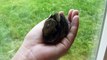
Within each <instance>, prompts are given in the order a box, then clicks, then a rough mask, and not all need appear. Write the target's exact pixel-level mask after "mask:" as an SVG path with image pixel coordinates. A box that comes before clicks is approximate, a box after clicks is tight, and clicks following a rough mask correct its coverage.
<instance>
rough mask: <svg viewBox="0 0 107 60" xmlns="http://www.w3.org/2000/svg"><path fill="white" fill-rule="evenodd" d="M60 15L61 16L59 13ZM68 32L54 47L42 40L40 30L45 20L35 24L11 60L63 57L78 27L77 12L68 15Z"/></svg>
mask: <svg viewBox="0 0 107 60" xmlns="http://www.w3.org/2000/svg"><path fill="white" fill-rule="evenodd" d="M60 14H63V13H62V12H60ZM67 18H68V20H69V25H70V26H71V27H70V31H69V33H68V35H67V37H65V38H63V40H62V41H61V42H60V43H58V44H56V45H46V44H45V43H44V42H43V38H42V28H43V25H44V22H45V20H43V21H42V22H40V23H39V24H37V25H36V26H35V27H34V28H33V29H32V30H31V31H30V32H29V33H28V34H27V35H26V37H25V39H24V42H23V44H22V45H21V47H20V49H19V50H18V51H17V53H16V55H15V56H14V57H13V58H12V60H57V59H58V58H59V57H61V56H62V55H64V54H65V53H66V52H67V51H68V49H69V48H70V46H71V45H72V43H73V41H74V39H75V37H76V34H77V31H78V26H79V16H78V11H77V10H72V9H71V10H70V11H69V13H68V17H67Z"/></svg>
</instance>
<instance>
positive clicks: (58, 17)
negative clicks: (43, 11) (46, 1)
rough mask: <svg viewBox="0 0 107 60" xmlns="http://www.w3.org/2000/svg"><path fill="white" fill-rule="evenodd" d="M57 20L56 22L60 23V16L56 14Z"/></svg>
mask: <svg viewBox="0 0 107 60" xmlns="http://www.w3.org/2000/svg"><path fill="white" fill-rule="evenodd" d="M55 19H56V21H58V22H60V14H58V13H56V14H55Z"/></svg>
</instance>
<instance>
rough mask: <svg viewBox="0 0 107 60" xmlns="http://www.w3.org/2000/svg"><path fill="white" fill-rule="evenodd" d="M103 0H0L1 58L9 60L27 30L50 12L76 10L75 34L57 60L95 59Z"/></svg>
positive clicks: (101, 20) (103, 5)
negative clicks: (77, 24) (77, 17)
mask: <svg viewBox="0 0 107 60" xmlns="http://www.w3.org/2000/svg"><path fill="white" fill-rule="evenodd" d="M104 7H105V0H0V60H10V59H11V58H12V56H13V55H14V54H15V53H16V51H17V50H18V48H19V47H20V45H21V44H22V42H23V39H24V37H25V35H26V34H27V33H28V31H29V30H30V29H31V28H32V27H33V26H34V25H35V24H37V23H39V22H40V21H41V20H43V19H45V18H47V17H48V16H49V15H50V14H52V13H55V12H59V11H64V13H65V15H66V16H67V12H68V11H69V10H70V9H77V10H79V15H80V26H79V31H78V34H77V37H76V39H75V41H74V43H73V45H72V46H71V48H70V49H69V51H68V52H67V54H66V55H65V56H63V57H61V58H60V60H91V59H93V60H94V59H95V56H96V53H97V48H98V44H99V38H100V31H101V27H102V22H103V15H104Z"/></svg>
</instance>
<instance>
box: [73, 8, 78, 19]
mask: <svg viewBox="0 0 107 60" xmlns="http://www.w3.org/2000/svg"><path fill="white" fill-rule="evenodd" d="M78 14H79V13H78V10H74V11H73V12H72V16H71V17H72V18H71V19H73V17H74V16H75V15H78Z"/></svg>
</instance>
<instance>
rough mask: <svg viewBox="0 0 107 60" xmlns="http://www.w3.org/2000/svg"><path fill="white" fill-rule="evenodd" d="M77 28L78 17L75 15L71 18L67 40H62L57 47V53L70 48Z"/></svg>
mask: <svg viewBox="0 0 107 60" xmlns="http://www.w3.org/2000/svg"><path fill="white" fill-rule="evenodd" d="M78 26H79V16H77V15H76V16H74V17H73V21H72V27H71V29H70V32H69V34H68V35H67V38H64V39H63V40H62V42H61V43H60V44H58V45H57V48H58V50H59V51H62V53H63V52H65V51H67V50H68V49H69V48H70V46H71V45H72V43H73V41H74V39H75V36H76V34H77V31H78Z"/></svg>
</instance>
